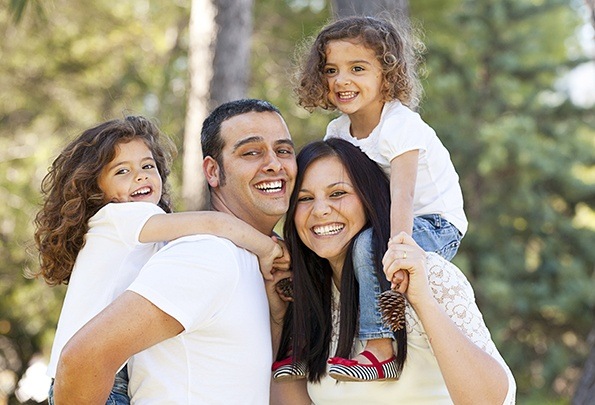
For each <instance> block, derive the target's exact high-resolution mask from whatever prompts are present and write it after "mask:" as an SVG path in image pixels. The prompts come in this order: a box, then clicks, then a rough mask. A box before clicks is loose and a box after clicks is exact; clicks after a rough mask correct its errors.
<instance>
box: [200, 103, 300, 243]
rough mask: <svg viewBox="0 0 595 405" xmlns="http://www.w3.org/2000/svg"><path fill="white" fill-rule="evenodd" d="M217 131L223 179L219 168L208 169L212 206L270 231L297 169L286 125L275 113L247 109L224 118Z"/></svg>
mask: <svg viewBox="0 0 595 405" xmlns="http://www.w3.org/2000/svg"><path fill="white" fill-rule="evenodd" d="M221 136H222V138H223V142H224V147H223V150H222V153H221V157H222V160H223V166H224V167H223V169H224V171H225V182H221V178H220V170H215V171H214V172H213V175H211V176H210V175H209V169H208V168H207V178H208V181H209V184H210V185H211V187H214V190H213V197H214V199H213V205H214V207H215V209H218V210H227V211H230V212H231V213H232V214H234V215H235V216H236V217H238V218H240V219H242V220H244V221H246V222H247V223H249V224H251V225H252V226H254V227H255V228H256V229H258V230H260V231H261V232H264V233H270V232H271V231H272V228H273V226H274V225H275V224H276V223H277V221H278V220H279V219H280V218H281V217H282V216H283V215H284V214H285V213H286V212H287V209H288V207H289V197H290V195H291V192H292V190H293V186H294V182H295V176H296V173H297V165H296V161H295V151H294V146H293V142H292V141H291V136H290V135H289V130H288V129H287V125H286V124H285V122H284V121H283V119H282V118H281V116H280V115H279V114H277V113H275V112H249V113H246V114H241V115H237V116H235V117H232V118H230V119H228V120H226V121H224V122H223V123H222V125H221ZM210 164H211V165H215V166H216V162H214V161H212V162H211V163H210ZM220 204H222V206H221V205H220Z"/></svg>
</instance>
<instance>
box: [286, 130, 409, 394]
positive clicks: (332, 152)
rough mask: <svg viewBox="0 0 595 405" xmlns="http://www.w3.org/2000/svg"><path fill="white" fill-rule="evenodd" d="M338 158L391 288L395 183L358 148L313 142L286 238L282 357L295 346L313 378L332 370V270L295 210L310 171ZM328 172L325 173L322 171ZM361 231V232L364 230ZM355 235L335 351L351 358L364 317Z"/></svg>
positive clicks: (400, 355)
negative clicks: (288, 297)
mask: <svg viewBox="0 0 595 405" xmlns="http://www.w3.org/2000/svg"><path fill="white" fill-rule="evenodd" d="M329 157H337V158H338V159H339V160H340V161H341V162H342V163H343V165H344V166H345V170H346V172H347V174H348V176H349V178H350V179H351V182H352V184H353V186H354V188H355V190H356V193H357V194H358V196H359V198H360V200H361V202H362V204H363V206H364V211H365V215H366V225H365V226H364V228H363V229H362V230H360V233H361V231H363V230H364V229H366V228H368V227H369V228H372V234H373V235H372V244H373V251H374V263H375V268H376V277H377V278H378V281H379V283H380V286H381V289H382V290H383V291H385V290H388V289H389V288H390V284H389V282H388V281H387V280H386V278H385V275H384V272H383V271H382V257H383V255H384V252H385V250H386V248H385V247H386V246H387V243H388V239H389V237H390V182H389V180H388V177H387V176H386V174H385V173H384V172H383V171H382V169H380V167H379V166H378V165H377V164H376V163H374V162H373V161H372V160H370V159H369V158H368V157H367V156H366V155H365V154H364V153H363V152H361V151H360V150H359V149H358V148H357V147H355V146H353V145H352V144H350V143H349V142H347V141H344V140H341V139H329V140H326V141H317V142H312V143H310V144H308V145H306V146H305V147H304V148H303V149H302V150H301V152H300V153H299V154H298V156H297V165H298V175H297V179H296V184H295V189H294V191H293V193H292V195H291V199H290V204H289V211H288V212H287V220H286V222H285V228H284V236H285V242H286V243H287V247H288V249H289V252H290V254H291V260H292V269H293V290H294V293H293V296H294V302H293V303H291V304H290V306H289V309H288V311H287V314H286V316H285V320H284V327H283V334H282V338H281V347H280V349H279V354H278V360H280V359H282V358H283V357H286V356H287V353H289V351H290V350H292V351H293V359H294V361H303V362H305V363H306V364H307V367H308V381H310V382H318V381H320V378H321V377H322V376H323V375H324V374H325V373H326V362H327V359H328V358H329V357H330V355H329V347H330V343H331V334H332V318H331V313H332V284H331V283H332V270H331V267H330V264H329V262H328V261H327V260H326V259H322V258H320V257H319V256H318V255H316V253H314V252H313V251H312V250H310V249H309V248H308V247H306V245H305V244H304V243H303V242H302V241H301V239H300V238H299V236H298V233H297V229H296V226H295V221H294V215H295V210H296V206H297V204H298V201H297V199H298V194H299V190H300V188H301V187H302V183H303V181H304V173H305V172H306V170H307V169H308V167H310V165H311V164H312V163H314V162H315V161H317V160H319V159H323V158H329ZM320 175H321V176H324V173H320ZM358 235H359V233H358ZM355 239H356V237H354V238H353V239H352V240H351V242H350V244H349V247H348V250H347V255H346V259H345V264H344V265H343V273H342V278H341V301H340V302H341V304H340V305H341V317H340V330H339V342H338V347H337V352H336V353H335V354H334V355H335V356H339V357H343V358H349V357H350V356H351V350H352V348H353V341H354V338H355V336H356V329H357V324H358V322H357V321H358V316H359V291H358V283H357V280H356V278H355V275H354V271H353V260H352V250H353V243H354V241H355ZM395 339H396V341H397V363H398V372H399V374H400V372H401V370H402V369H403V365H404V363H405V359H406V357H407V335H406V333H405V329H402V330H400V331H399V332H397V333H395Z"/></svg>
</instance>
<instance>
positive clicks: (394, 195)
mask: <svg viewBox="0 0 595 405" xmlns="http://www.w3.org/2000/svg"><path fill="white" fill-rule="evenodd" d="M418 158H419V150H417V149H416V150H411V151H409V152H405V153H403V154H402V155H399V156H397V157H396V158H394V159H393V160H392V161H391V162H390V236H391V237H393V236H396V235H398V234H399V233H400V232H405V233H406V234H407V235H411V234H412V232H413V198H414V196H415V182H416V181H417V162H418ZM393 284H396V288H395V290H396V291H399V292H401V293H404V292H405V291H407V287H408V285H409V277H407V274H406V273H405V272H404V271H403V270H399V271H398V272H397V273H396V274H395V278H394V280H393Z"/></svg>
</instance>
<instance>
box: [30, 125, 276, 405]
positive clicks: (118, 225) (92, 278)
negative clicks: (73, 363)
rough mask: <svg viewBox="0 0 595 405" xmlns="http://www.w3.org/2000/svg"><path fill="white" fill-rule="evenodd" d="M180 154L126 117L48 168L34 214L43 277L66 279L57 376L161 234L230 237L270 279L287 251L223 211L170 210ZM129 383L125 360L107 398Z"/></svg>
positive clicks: (119, 397) (94, 132)
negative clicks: (74, 340)
mask: <svg viewBox="0 0 595 405" xmlns="http://www.w3.org/2000/svg"><path fill="white" fill-rule="evenodd" d="M174 152H175V148H174V147H173V144H172V143H171V141H169V140H168V139H167V138H165V137H164V136H163V134H162V133H161V132H160V131H159V129H158V128H157V127H156V126H155V125H154V124H153V123H152V122H151V121H149V120H148V119H146V118H144V117H140V116H128V117H126V118H125V119H116V120H111V121H107V122H104V123H102V124H99V125H97V126H95V127H93V128H90V129H88V130H86V131H84V132H83V133H82V134H81V135H80V136H79V137H78V138H76V139H75V140H74V141H72V142H71V143H70V144H69V145H68V146H66V148H65V149H64V150H63V151H62V152H61V153H60V155H59V156H58V157H57V158H56V160H55V161H54V162H53V164H52V166H51V167H50V169H49V173H48V174H47V175H46V177H45V178H44V180H43V182H42V186H41V188H42V192H43V193H44V196H45V201H44V204H43V207H42V208H41V210H40V211H39V212H38V214H37V216H36V219H35V225H36V231H35V242H36V244H37V247H38V250H39V256H40V262H41V266H40V271H39V275H41V276H43V278H44V279H45V281H46V282H47V283H48V284H50V285H58V284H68V289H67V292H66V297H65V299H64V304H63V307H62V312H61V314H60V319H59V321H58V327H57V330H56V336H55V340H54V344H53V347H52V352H51V357H50V363H49V366H48V375H49V376H50V377H52V378H54V377H55V373H56V366H57V363H58V359H59V357H60V353H61V351H62V349H63V347H64V345H65V344H66V343H67V342H68V340H69V339H70V338H71V337H72V336H73V335H74V334H75V333H76V332H77V331H78V330H79V329H80V328H81V327H82V326H83V325H84V324H85V323H87V321H89V320H90V319H91V318H93V317H94V316H95V315H97V314H98V313H99V312H100V311H101V310H102V309H104V308H105V307H106V306H107V305H108V304H110V303H111V302H112V301H113V300H114V299H115V298H116V297H117V296H119V295H120V294H121V293H122V292H123V291H124V290H125V289H126V287H128V285H129V284H130V283H131V282H132V281H133V280H134V278H135V277H136V276H137V274H138V273H139V271H140V269H141V267H142V266H143V265H144V264H145V263H146V262H147V260H148V259H149V258H150V257H151V256H152V255H153V254H154V253H155V252H157V250H159V248H161V247H162V246H163V245H164V242H167V241H170V240H173V239H176V238H179V237H182V236H187V235H192V234H197V233H209V234H213V235H217V236H221V237H224V238H228V239H230V240H232V241H233V242H234V243H236V244H237V245H238V246H241V247H243V248H245V249H248V250H250V251H252V252H253V253H255V254H256V255H257V256H258V257H259V261H260V265H261V271H262V272H263V275H265V277H266V278H270V272H271V269H272V267H273V262H274V260H275V259H276V258H277V257H281V256H282V253H283V252H282V249H281V247H280V246H279V245H278V244H277V243H276V240H275V239H273V238H271V237H268V236H265V235H264V234H262V233H260V232H258V231H256V230H255V229H254V228H252V227H251V226H250V225H248V224H246V223H245V222H243V221H241V220H239V219H237V218H235V217H233V216H231V215H228V214H225V213H219V212H206V211H205V212H182V213H175V214H173V213H171V205H170V199H169V194H168V186H167V177H168V175H169V174H170V163H171V159H172V157H173V153H174ZM163 277H164V278H165V277H168V275H167V274H163ZM127 385H128V375H127V371H126V366H125V365H123V368H122V369H121V371H120V372H119V373H118V374H117V375H116V376H115V383H114V387H113V389H112V393H111V394H110V398H109V400H108V403H116V404H128V403H129V398H128V395H127ZM49 401H50V404H51V403H53V395H52V389H50V398H49ZM110 401H111V402H110Z"/></svg>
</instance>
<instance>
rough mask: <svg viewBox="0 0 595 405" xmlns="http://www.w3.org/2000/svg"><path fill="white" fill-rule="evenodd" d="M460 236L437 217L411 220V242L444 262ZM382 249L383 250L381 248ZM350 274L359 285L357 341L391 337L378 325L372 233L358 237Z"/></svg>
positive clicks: (456, 230) (366, 231)
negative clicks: (439, 257) (435, 254)
mask: <svg viewBox="0 0 595 405" xmlns="http://www.w3.org/2000/svg"><path fill="white" fill-rule="evenodd" d="M461 238H462V236H461V233H460V232H459V230H458V229H457V228H456V227H455V226H454V225H452V224H451V223H450V222H448V221H446V220H445V219H443V218H442V217H441V216H440V215H437V214H432V215H424V216H420V217H415V218H414V219H413V239H414V240H415V242H417V244H418V245H419V246H420V247H421V248H422V249H423V250H425V251H427V252H435V253H438V254H439V255H440V256H442V257H444V258H445V259H447V260H450V259H452V258H453V257H454V255H455V254H456V253H457V250H458V249H459V245H460V243H461ZM383 249H385V247H383ZM353 271H354V273H355V277H356V278H357V281H358V283H359V310H360V315H359V338H360V339H361V340H370V339H382V338H393V337H394V335H393V333H392V331H391V329H390V328H389V327H388V326H387V325H385V324H384V323H383V322H382V316H381V314H380V308H379V307H378V296H379V295H380V293H381V291H380V285H379V284H378V279H377V278H376V272H375V269H374V253H373V251H372V230H371V229H366V230H365V231H363V232H362V233H360V234H359V236H358V237H357V239H356V240H355V243H354V246H353Z"/></svg>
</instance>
